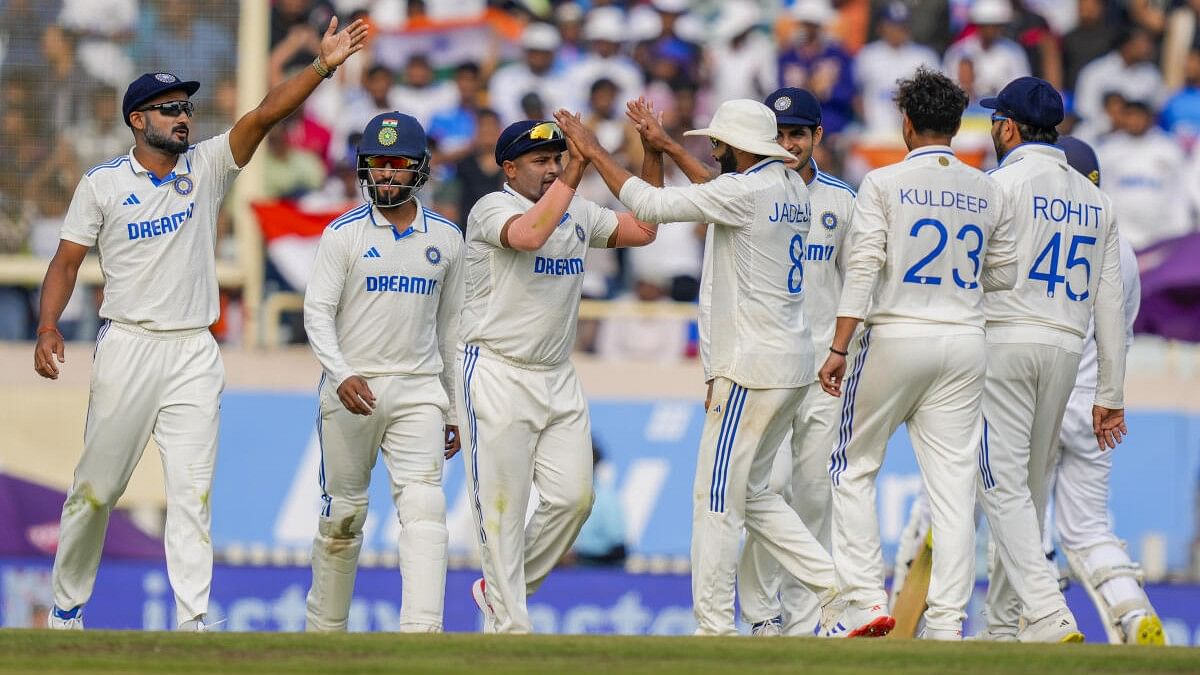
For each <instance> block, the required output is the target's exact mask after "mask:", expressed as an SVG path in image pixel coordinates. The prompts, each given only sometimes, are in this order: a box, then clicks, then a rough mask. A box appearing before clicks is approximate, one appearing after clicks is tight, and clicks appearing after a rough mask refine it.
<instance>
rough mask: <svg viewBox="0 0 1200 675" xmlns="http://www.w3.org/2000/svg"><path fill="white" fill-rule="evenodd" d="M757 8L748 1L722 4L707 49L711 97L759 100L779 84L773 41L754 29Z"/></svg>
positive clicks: (758, 13)
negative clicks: (715, 35) (710, 76)
mask: <svg viewBox="0 0 1200 675" xmlns="http://www.w3.org/2000/svg"><path fill="white" fill-rule="evenodd" d="M762 19H763V17H762V12H761V11H760V10H759V8H758V5H757V4H756V3H753V2H749V1H748V0H730V2H727V3H724V5H723V6H722V8H721V14H720V15H719V16H718V17H717V20H716V23H715V26H716V30H717V41H716V42H715V43H714V44H713V45H712V46H711V48H710V49H709V50H708V56H709V62H708V66H709V72H711V73H712V90H713V98H714V100H716V101H729V100H732V99H738V98H750V99H755V100H761V99H762V98H763V97H765V96H766V95H767V94H769V93H771V92H772V91H775V88H776V86H777V83H778V81H779V75H778V72H779V66H778V62H777V59H778V55H777V53H776V51H777V50H776V46H775V42H774V40H772V39H771V38H770V37H768V36H767V35H766V34H765V33H763V32H762V31H761V30H759V29H758V26H759V24H760V23H761V22H762Z"/></svg>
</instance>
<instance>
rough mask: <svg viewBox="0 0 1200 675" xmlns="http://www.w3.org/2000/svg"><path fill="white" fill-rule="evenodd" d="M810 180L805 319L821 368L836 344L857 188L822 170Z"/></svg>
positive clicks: (805, 256)
mask: <svg viewBox="0 0 1200 675" xmlns="http://www.w3.org/2000/svg"><path fill="white" fill-rule="evenodd" d="M813 168H814V169H816V174H815V175H814V176H813V179H812V180H811V181H808V184H807V187H808V201H809V203H810V204H811V205H812V227H811V228H810V229H809V231H808V245H807V247H805V250H804V316H805V318H806V319H807V320H808V324H809V326H811V327H812V339H813V347H814V355H815V357H816V361H815V362H814V363H815V364H816V366H817V368H818V369H819V368H820V367H821V365H822V364H823V363H824V362H825V357H826V355H827V352H826V350H827V349H828V348H829V345H831V344H833V331H834V327H835V326H836V324H837V308H838V298H839V297H840V296H841V294H842V281H843V276H844V274H843V273H844V271H845V269H846V249H845V246H843V242H844V241H845V239H846V232H847V231H849V229H850V222H851V217H852V215H853V213H854V189H853V188H851V187H850V186H849V185H847V184H845V183H843V182H842V181H841V180H839V179H837V178H834V177H833V176H831V175H829V174H827V173H825V172H824V171H821V169H820V167H818V166H817V164H816V162H813Z"/></svg>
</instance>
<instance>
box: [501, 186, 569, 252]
mask: <svg viewBox="0 0 1200 675" xmlns="http://www.w3.org/2000/svg"><path fill="white" fill-rule="evenodd" d="M574 197H575V188H573V187H571V186H570V185H568V184H567V183H565V182H563V180H562V179H561V178H560V179H559V180H556V181H554V183H552V184H551V185H550V187H549V189H547V190H546V193H545V194H543V195H542V197H541V199H539V200H537V203H536V204H534V205H533V207H532V208H530V209H529V210H528V211H526V212H525V213H523V214H521V215H519V216H517V217H515V218H513V219H512V220H511V221H510V222H509V223H508V224H506V225H505V226H504V229H503V230H502V231H501V236H500V239H501V243H503V244H504V246H505V247H507V248H512V249H516V250H518V251H536V250H538V249H539V248H541V247H542V246H544V245H545V244H546V241H547V240H549V239H550V235H551V234H553V233H554V228H556V227H558V224H559V223H560V222H562V217H563V215H564V214H566V212H567V209H568V208H569V207H570V206H571V199H572V198H574Z"/></svg>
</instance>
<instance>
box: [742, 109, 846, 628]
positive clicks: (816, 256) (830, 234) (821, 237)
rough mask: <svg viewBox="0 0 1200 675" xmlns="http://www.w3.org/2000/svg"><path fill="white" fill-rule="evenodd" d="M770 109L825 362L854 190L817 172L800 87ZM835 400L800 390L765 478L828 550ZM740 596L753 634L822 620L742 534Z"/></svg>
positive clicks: (811, 601)
mask: <svg viewBox="0 0 1200 675" xmlns="http://www.w3.org/2000/svg"><path fill="white" fill-rule="evenodd" d="M764 102H765V103H766V105H767V107H768V108H771V110H772V111H773V112H774V113H775V124H776V125H777V127H778V129H779V144H780V145H782V146H783V147H784V149H785V150H787V151H788V152H790V153H792V156H793V157H794V158H795V162H796V164H795V166H792V167H791V168H792V169H794V170H796V171H798V172H799V173H800V177H801V178H803V179H804V184H805V186H806V187H808V201H809V204H810V208H811V211H812V221H813V222H812V225H811V226H810V228H809V231H808V242H807V246H806V247H805V252H804V316H805V318H806V320H807V321H808V324H809V326H810V327H811V329H812V339H813V345H814V347H816V349H817V350H820V353H819V355H818V356H819V360H815V361H814V364H813V367H814V369H815V368H818V367H820V365H821V364H822V363H824V362H825V348H826V347H828V346H829V344H830V341H831V340H832V339H833V324H834V318H835V316H836V315H837V303H838V296H839V295H841V292H842V271H843V268H844V257H845V249H844V248H843V246H842V243H843V240H844V239H845V236H846V232H847V231H848V230H849V228H850V216H851V214H852V213H853V211H854V190H853V189H852V188H851V187H850V186H849V185H846V184H845V183H844V182H842V181H840V180H838V179H837V178H834V177H833V176H831V175H829V174H827V173H825V172H824V171H821V170H820V169H819V168H818V167H817V163H816V161H815V160H814V159H813V156H812V155H813V149H814V148H815V147H816V146H817V145H818V144H819V143H820V142H821V136H822V134H823V131H824V130H823V128H822V127H821V104H820V103H818V102H817V99H816V97H814V96H813V95H812V94H811V93H809V92H808V91H806V90H804V89H797V88H794V87H785V88H783V89H779V90H777V91H775V92H773V93H772V94H771V95H770V96H767V98H766V100H765V101H764ZM815 351H816V350H814V353H815ZM838 403H839V401H838V400H837V399H836V398H834V397H832V396H830V395H828V394H826V393H825V392H824V391H822V390H821V388H820V387H809V388H808V389H807V390H805V393H804V400H802V401H801V402H800V406H799V408H797V409H796V413H795V415H794V416H793V418H792V429H791V431H792V433H791V436H790V439H789V440H785V442H784V445H783V447H782V448H780V451H779V452H778V454H777V456H776V458H775V464H774V466H773V467H772V470H771V478H770V481H769V483H768V485H769V487H770V489H771V490H773V491H775V492H779V493H780V494H782V495H783V496H784V499H786V500H787V502H788V504H790V505H791V507H792V508H793V509H795V510H796V513H798V514H800V519H801V520H803V521H804V524H805V525H806V526H807V527H808V529H809V531H811V532H812V533H813V536H815V537H816V538H817V541H818V542H820V544H821V546H823V547H824V548H825V550H829V547H830V545H831V541H830V536H831V533H830V516H831V511H832V505H831V502H830V499H831V495H830V488H829V450H830V448H832V447H833V444H834V443H836V442H837V428H838V421H839V420H840V419H841V406H839V405H838ZM737 582H738V599H739V602H740V604H741V611H742V617H743V618H745V620H746V622H747V623H749V624H750V626H751V632H752V633H753V634H754V635H761V636H771V635H779V634H784V635H812V634H813V631H814V629H816V627H817V623H818V620H819V618H820V609H821V607H820V598H818V597H817V595H816V594H814V593H813V592H812V591H810V590H808V588H807V587H805V586H804V584H801V583H800V582H799V581H797V580H796V578H795V577H793V576H791V575H790V574H784V573H783V568H781V567H780V566H779V563H778V562H776V561H775V558H773V557H771V555H770V554H768V553H767V551H766V549H765V547H764V546H763V544H762V542H761V541H760V540H759V537H758V535H756V534H754V533H753V532H749V533H747V536H746V543H745V545H744V547H743V548H742V558H741V561H740V562H739V564H738V576H737Z"/></svg>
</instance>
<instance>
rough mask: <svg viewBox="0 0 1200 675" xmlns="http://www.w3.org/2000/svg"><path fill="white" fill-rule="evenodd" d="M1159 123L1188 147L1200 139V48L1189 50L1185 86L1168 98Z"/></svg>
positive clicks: (1185, 70)
mask: <svg viewBox="0 0 1200 675" xmlns="http://www.w3.org/2000/svg"><path fill="white" fill-rule="evenodd" d="M1159 123H1160V124H1162V127H1163V128H1164V129H1166V130H1167V132H1168V133H1170V134H1171V135H1172V136H1174V137H1175V138H1177V139H1179V140H1180V141H1182V142H1183V143H1184V145H1185V146H1186V147H1194V146H1195V144H1196V141H1197V140H1198V139H1200V49H1193V50H1192V51H1190V52H1188V56H1187V62H1186V64H1185V66H1184V84H1183V87H1182V88H1181V89H1180V90H1179V91H1177V92H1175V94H1173V95H1172V96H1171V98H1169V99H1167V104H1166V106H1164V107H1163V111H1162V116H1161V117H1160V118H1159ZM1193 152H1194V150H1193Z"/></svg>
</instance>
